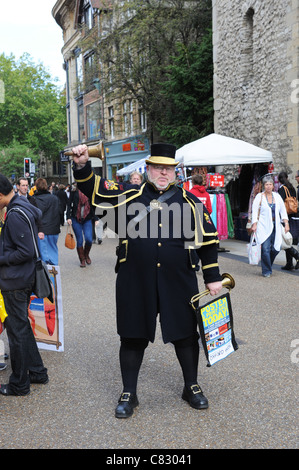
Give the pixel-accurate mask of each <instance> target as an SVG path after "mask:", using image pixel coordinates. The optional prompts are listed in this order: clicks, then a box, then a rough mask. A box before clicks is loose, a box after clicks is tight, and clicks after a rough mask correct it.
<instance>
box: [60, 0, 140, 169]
mask: <svg viewBox="0 0 299 470" xmlns="http://www.w3.org/2000/svg"><path fill="white" fill-rule="evenodd" d="M105 5H107V2H102V1H100V0H58V1H56V3H55V5H54V7H53V10H52V15H53V17H54V19H55V21H56V22H57V24H58V25H59V26H60V27H61V29H62V31H63V41H64V46H63V48H62V55H63V60H64V64H65V70H66V98H67V125H68V129H67V130H68V145H67V147H66V149H65V150H69V149H70V148H72V147H73V146H74V145H77V144H79V143H86V144H87V145H96V144H97V143H98V142H99V140H102V141H103V143H104V149H105V158H104V161H103V162H102V160H101V159H99V158H93V159H92V165H93V168H94V170H95V171H96V172H97V173H98V174H102V175H104V176H106V177H108V178H115V177H116V171H117V170H118V169H120V168H122V167H124V166H126V165H128V164H130V163H132V162H135V161H138V160H139V159H142V158H144V157H146V156H147V155H148V154H149V142H148V139H147V137H146V118H145V116H143V115H142V113H140V110H139V109H138V106H137V103H136V102H135V101H134V100H133V99H127V100H124V101H123V102H121V103H118V102H110V101H109V99H108V98H107V96H105V94H104V93H103V91H102V87H101V77H100V64H99V60H98V59H97V56H96V54H95V53H94V51H93V50H92V49H91V50H85V51H82V49H81V40H82V37H83V36H84V35H86V34H88V33H89V32H92V34H95V35H96V37H98V38H99V39H101V38H102V37H106V36H107V29H106V27H105V26H106V23H105V19H106V16H107V8H109V7H107V6H105ZM86 77H88V85H87V80H86Z"/></svg>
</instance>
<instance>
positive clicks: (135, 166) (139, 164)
mask: <svg viewBox="0 0 299 470" xmlns="http://www.w3.org/2000/svg"><path fill="white" fill-rule="evenodd" d="M146 158H148V156H147V157H145V158H141V159H140V160H137V161H136V162H133V163H131V164H130V165H128V166H125V167H124V168H121V169H120V170H117V172H116V174H117V176H126V175H130V174H131V173H132V172H133V171H138V172H139V173H141V174H143V173H144V172H145V169H146V163H145V160H146Z"/></svg>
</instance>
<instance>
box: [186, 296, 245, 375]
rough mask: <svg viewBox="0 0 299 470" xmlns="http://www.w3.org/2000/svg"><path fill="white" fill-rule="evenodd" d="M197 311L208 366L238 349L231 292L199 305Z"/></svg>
mask: <svg viewBox="0 0 299 470" xmlns="http://www.w3.org/2000/svg"><path fill="white" fill-rule="evenodd" d="M195 313H196V319H197V323H198V327H199V332H200V337H201V342H202V345H203V349H204V352H205V355H206V358H207V361H208V363H207V366H208V367H210V366H212V365H213V364H215V363H216V362H218V361H221V360H222V359H224V358H226V357H227V356H229V355H230V354H231V353H232V352H234V351H236V350H237V349H238V344H237V342H236V339H235V334H234V329H233V312H232V307H231V301H230V294H229V292H227V293H226V294H223V295H222V296H221V297H218V298H217V299H215V300H212V301H210V302H208V303H207V304H205V305H203V306H198V307H197V308H196V310H195Z"/></svg>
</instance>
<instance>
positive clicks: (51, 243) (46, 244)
mask: <svg viewBox="0 0 299 470" xmlns="http://www.w3.org/2000/svg"><path fill="white" fill-rule="evenodd" d="M57 242H58V234H57V235H45V238H44V240H40V239H38V249H39V252H40V256H41V259H42V260H43V261H44V262H45V263H47V264H53V265H54V266H58V246H57Z"/></svg>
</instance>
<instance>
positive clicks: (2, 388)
mask: <svg viewBox="0 0 299 470" xmlns="http://www.w3.org/2000/svg"><path fill="white" fill-rule="evenodd" d="M29 393H30V390H28V392H25V393H15V392H13V391H12V390H11V389H10V387H9V385H8V384H1V385H0V394H1V395H5V396H8V395H13V396H25V395H29Z"/></svg>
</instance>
